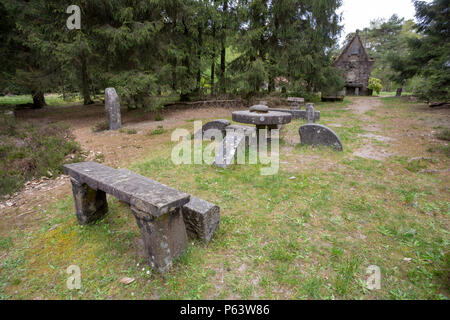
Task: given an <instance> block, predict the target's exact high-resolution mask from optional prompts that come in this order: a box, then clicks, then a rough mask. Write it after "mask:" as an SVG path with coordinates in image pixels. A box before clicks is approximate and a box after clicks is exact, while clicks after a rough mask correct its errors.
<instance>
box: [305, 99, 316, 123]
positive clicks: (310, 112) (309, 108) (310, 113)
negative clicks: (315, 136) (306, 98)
mask: <svg viewBox="0 0 450 320" xmlns="http://www.w3.org/2000/svg"><path fill="white" fill-rule="evenodd" d="M306 120H307V121H308V123H314V122H315V120H316V110H315V109H314V104H313V103H307V104H306Z"/></svg>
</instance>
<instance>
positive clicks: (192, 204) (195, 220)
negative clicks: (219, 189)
mask: <svg viewBox="0 0 450 320" xmlns="http://www.w3.org/2000/svg"><path fill="white" fill-rule="evenodd" d="M183 218H184V224H185V225H186V231H187V234H188V236H189V237H190V238H195V237H198V238H200V239H201V240H203V242H205V243H209V242H210V241H211V238H212V237H213V235H214V232H215V231H216V229H217V228H218V227H219V223H220V208H219V207H218V206H216V205H215V204H213V203H210V202H208V201H205V200H202V199H199V198H196V197H194V196H191V199H190V201H189V202H188V203H187V204H185V205H184V206H183Z"/></svg>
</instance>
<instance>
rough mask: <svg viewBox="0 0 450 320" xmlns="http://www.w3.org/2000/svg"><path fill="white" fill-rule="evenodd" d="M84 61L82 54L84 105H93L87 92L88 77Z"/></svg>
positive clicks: (88, 91)
mask: <svg viewBox="0 0 450 320" xmlns="http://www.w3.org/2000/svg"><path fill="white" fill-rule="evenodd" d="M86 60H87V59H86V55H85V53H84V52H83V53H82V55H81V82H82V91H83V100H84V105H88V104H93V103H94V102H93V101H92V100H91V94H90V90H89V75H88V72H87V61H86Z"/></svg>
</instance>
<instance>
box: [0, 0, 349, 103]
mask: <svg viewBox="0 0 450 320" xmlns="http://www.w3.org/2000/svg"><path fill="white" fill-rule="evenodd" d="M71 4H72V1H69V0H62V1H61V0H4V1H2V2H1V3H0V14H2V21H1V22H0V40H2V41H1V44H0V55H1V56H2V60H3V61H5V62H6V63H4V64H2V65H1V66H0V72H1V73H2V79H1V81H0V92H1V91H3V92H13V93H30V94H33V95H34V96H35V97H36V98H37V100H36V101H35V104H36V106H37V107H39V106H41V105H42V104H43V103H44V101H43V93H44V92H49V91H53V92H54V91H58V92H61V91H63V92H80V93H81V95H82V96H83V98H84V103H85V104H90V103H92V98H93V96H94V95H95V94H97V93H98V92H99V91H100V90H103V89H104V88H106V87H109V86H114V87H115V88H116V90H117V92H118V93H119V94H120V96H121V99H122V100H123V101H124V103H125V104H127V105H128V106H129V107H130V108H138V107H147V108H153V107H157V106H158V102H157V101H158V99H156V97H161V96H170V95H172V96H173V95H177V96H180V97H181V99H190V98H192V97H198V96H201V95H203V94H206V93H208V94H220V95H225V94H239V95H252V94H255V93H258V92H261V91H263V90H265V91H266V92H272V91H274V90H275V88H276V87H277V86H280V85H283V86H284V90H288V91H290V92H296V93H299V94H300V93H304V94H308V93H313V92H316V91H319V90H321V89H322V88H325V87H327V86H330V85H332V84H333V83H335V82H336V81H337V80H336V79H337V74H336V71H335V70H334V68H333V67H332V58H331V49H332V48H333V47H334V46H335V45H336V43H337V39H338V36H339V34H340V32H341V25H340V22H341V17H340V15H339V14H337V9H338V8H339V7H340V6H341V4H342V1H341V0H286V1H271V0H126V1H119V0H110V1H102V0H91V1H79V2H78V4H77V5H78V6H79V7H80V9H81V29H79V30H77V29H73V30H70V29H68V28H67V26H66V20H67V19H68V17H69V14H68V13H67V12H66V10H67V7H69V5H71ZM39 99H40V100H39Z"/></svg>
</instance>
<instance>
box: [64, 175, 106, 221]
mask: <svg viewBox="0 0 450 320" xmlns="http://www.w3.org/2000/svg"><path fill="white" fill-rule="evenodd" d="M70 182H72V191H73V198H74V200H75V211H76V214H77V218H78V223H79V224H81V225H85V224H89V223H92V222H95V221H97V220H99V219H101V218H103V217H104V215H105V214H106V213H107V212H108V202H107V201H106V193H105V192H103V191H101V190H94V189H92V188H91V187H89V186H88V185H87V184H81V183H80V182H78V181H77V180H75V179H74V178H70Z"/></svg>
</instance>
